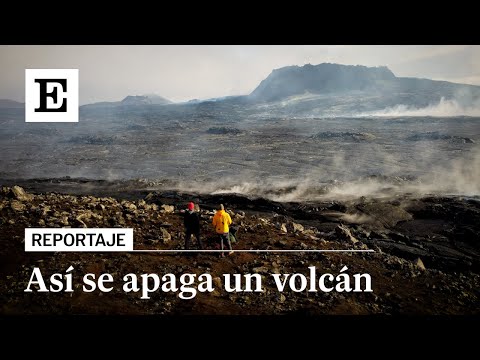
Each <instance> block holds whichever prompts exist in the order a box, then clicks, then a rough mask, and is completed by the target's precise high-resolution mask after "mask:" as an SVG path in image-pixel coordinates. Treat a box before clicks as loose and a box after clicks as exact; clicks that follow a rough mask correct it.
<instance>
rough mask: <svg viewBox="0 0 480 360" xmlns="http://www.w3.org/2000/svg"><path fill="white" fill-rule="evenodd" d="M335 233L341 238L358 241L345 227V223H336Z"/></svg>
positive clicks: (353, 241)
mask: <svg viewBox="0 0 480 360" xmlns="http://www.w3.org/2000/svg"><path fill="white" fill-rule="evenodd" d="M335 233H336V234H337V236H338V237H339V238H340V239H342V240H345V241H350V242H352V243H354V244H355V243H357V242H358V240H357V239H356V238H355V237H354V236H353V235H352V233H351V232H350V229H349V228H348V227H346V226H345V225H338V226H337V227H336V228H335Z"/></svg>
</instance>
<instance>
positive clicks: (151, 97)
mask: <svg viewBox="0 0 480 360" xmlns="http://www.w3.org/2000/svg"><path fill="white" fill-rule="evenodd" d="M168 104H173V102H172V101H170V100H168V99H166V98H164V97H162V96H159V95H156V94H146V95H128V96H126V97H125V98H124V99H123V100H121V101H111V102H108V101H103V102H98V103H93V104H87V105H83V106H84V107H88V108H91V107H116V106H138V105H168Z"/></svg>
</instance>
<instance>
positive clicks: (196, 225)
mask: <svg viewBox="0 0 480 360" xmlns="http://www.w3.org/2000/svg"><path fill="white" fill-rule="evenodd" d="M183 216H184V217H183V224H184V225H185V249H186V250H188V249H190V238H191V237H192V234H193V235H195V237H196V238H197V241H198V246H199V248H200V250H202V249H203V244H202V240H200V217H199V216H198V213H197V212H195V204H194V203H193V202H189V203H188V211H185V214H184V215H183Z"/></svg>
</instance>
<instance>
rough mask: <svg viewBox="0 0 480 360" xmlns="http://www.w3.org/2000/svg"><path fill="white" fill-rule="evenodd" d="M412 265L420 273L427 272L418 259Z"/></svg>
mask: <svg viewBox="0 0 480 360" xmlns="http://www.w3.org/2000/svg"><path fill="white" fill-rule="evenodd" d="M413 265H414V266H415V267H416V268H417V269H419V270H422V271H425V270H427V268H426V267H425V265H424V264H423V261H422V259H420V258H417V259H415V261H414V262H413Z"/></svg>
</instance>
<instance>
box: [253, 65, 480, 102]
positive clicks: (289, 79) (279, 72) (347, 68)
mask: <svg viewBox="0 0 480 360" xmlns="http://www.w3.org/2000/svg"><path fill="white" fill-rule="evenodd" d="M352 91H360V92H363V93H374V94H381V95H385V96H391V95H397V94H398V95H400V94H401V95H402V96H405V94H412V95H414V96H415V97H416V96H424V95H425V96H426V97H427V98H428V101H430V100H432V99H433V100H435V99H440V97H446V98H451V97H453V96H454V94H456V93H457V92H459V91H463V92H465V91H468V92H469V93H472V92H473V96H474V97H477V96H480V87H479V86H473V85H463V84H454V83H450V82H447V81H435V80H428V79H418V78H401V77H396V76H395V75H394V74H393V72H392V71H391V70H390V69H388V68H387V67H385V66H381V67H367V66H360V65H340V64H330V63H323V64H319V65H310V64H307V65H304V66H287V67H283V68H280V69H275V70H273V71H272V72H271V73H270V75H269V76H268V77H267V78H266V79H264V80H263V81H262V82H261V83H260V85H258V87H257V88H256V89H255V90H254V91H253V92H252V93H251V94H250V95H249V99H250V100H253V101H258V102H272V101H279V100H282V99H286V98H289V97H292V96H298V95H306V94H307V95H312V94H314V95H341V94H342V93H346V92H352ZM428 101H427V102H428ZM415 102H420V103H423V102H424V101H422V100H421V99H416V101H415Z"/></svg>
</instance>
